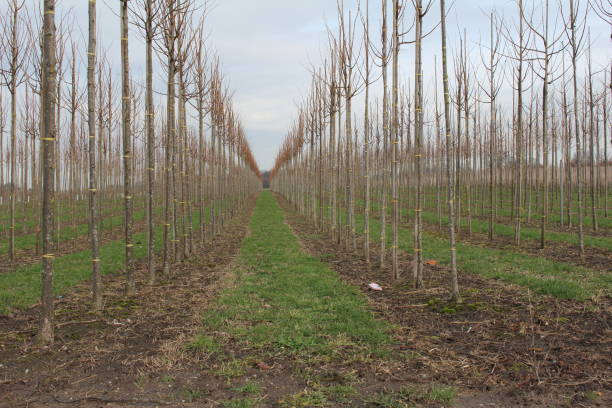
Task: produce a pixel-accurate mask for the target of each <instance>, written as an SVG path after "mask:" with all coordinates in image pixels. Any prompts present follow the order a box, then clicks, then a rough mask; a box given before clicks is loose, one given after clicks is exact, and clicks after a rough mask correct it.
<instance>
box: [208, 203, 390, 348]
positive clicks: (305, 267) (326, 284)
mask: <svg viewBox="0 0 612 408" xmlns="http://www.w3.org/2000/svg"><path fill="white" fill-rule="evenodd" d="M250 228H251V235H250V236H248V237H247V238H245V240H244V242H243V245H242V249H241V252H240V256H239V267H238V268H237V270H238V273H239V276H238V282H237V286H236V287H235V288H233V289H231V290H228V291H227V292H226V293H224V294H223V295H222V296H221V297H220V299H219V300H218V302H217V307H216V308H215V309H214V310H211V311H208V312H207V313H206V315H205V316H204V324H205V325H206V326H208V327H209V328H216V329H219V328H220V326H223V330H227V332H229V333H231V334H232V336H234V337H235V338H236V339H237V340H238V341H241V342H245V343H246V344H248V345H250V346H253V347H256V348H261V347H265V346H275V347H283V348H285V349H287V350H289V351H292V352H306V353H312V352H317V353H321V352H326V351H330V350H331V349H333V348H334V345H337V344H339V343H346V345H352V346H354V347H357V348H362V347H363V348H365V349H367V350H369V351H372V352H374V351H377V350H378V351H379V350H380V347H381V346H382V345H384V344H385V343H386V342H387V341H388V338H387V335H386V334H385V327H386V325H385V324H384V323H383V322H380V321H377V320H375V319H374V318H373V316H372V314H371V313H370V311H369V310H368V308H367V307H366V300H365V298H364V297H363V296H362V295H361V294H360V293H359V291H358V289H356V288H354V287H352V286H349V285H346V284H345V283H343V282H342V281H341V280H340V278H339V277H338V276H337V274H336V273H335V272H334V271H332V270H331V269H329V268H328V267H327V266H326V265H325V264H323V263H322V262H321V261H320V260H318V259H316V258H314V257H312V256H310V255H308V254H306V253H304V252H303V251H302V249H301V247H300V244H299V241H298V239H297V238H296V237H295V235H294V234H293V233H292V232H291V230H290V229H289V227H288V226H287V225H286V224H285V223H284V219H283V213H282V210H281V209H280V207H279V206H278V204H277V203H276V200H275V198H274V197H273V195H272V193H270V192H269V191H266V192H263V193H262V194H261V196H260V197H259V198H258V202H257V206H256V207H255V210H254V213H253V216H252V219H251V224H250ZM238 322H240V324H238Z"/></svg>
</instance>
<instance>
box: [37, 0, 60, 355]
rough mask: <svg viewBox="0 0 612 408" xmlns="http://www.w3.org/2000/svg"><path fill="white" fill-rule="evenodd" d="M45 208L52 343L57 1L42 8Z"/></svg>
mask: <svg viewBox="0 0 612 408" xmlns="http://www.w3.org/2000/svg"><path fill="white" fill-rule="evenodd" d="M43 16H44V17H43V18H44V22H43V37H44V38H43V58H42V62H43V67H44V69H43V83H42V94H41V103H42V106H43V117H42V122H43V129H44V133H43V135H42V137H41V141H42V149H43V153H42V156H43V163H42V169H43V204H42V237H43V240H42V252H43V255H42V266H43V269H42V299H41V320H40V329H39V333H38V334H39V340H40V342H42V343H44V344H51V343H53V330H54V328H53V315H54V312H53V299H54V296H53V258H54V255H53V254H52V253H51V249H52V247H53V210H54V204H53V202H54V200H55V154H54V153H55V146H54V143H55V142H56V139H57V128H56V122H55V119H56V116H55V106H56V104H57V94H56V91H57V86H56V85H57V84H56V72H57V70H56V58H55V40H56V38H55V0H44V8H43Z"/></svg>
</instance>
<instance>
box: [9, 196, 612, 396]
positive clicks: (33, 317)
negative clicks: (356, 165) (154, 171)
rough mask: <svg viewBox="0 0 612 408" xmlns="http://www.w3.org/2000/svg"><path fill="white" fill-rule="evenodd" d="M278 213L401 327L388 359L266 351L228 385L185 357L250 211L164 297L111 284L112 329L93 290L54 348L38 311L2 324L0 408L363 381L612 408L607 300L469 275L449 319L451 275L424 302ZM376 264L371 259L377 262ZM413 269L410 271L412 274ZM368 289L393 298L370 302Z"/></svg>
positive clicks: (424, 293) (61, 304) (227, 276)
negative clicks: (312, 357) (94, 306)
mask: <svg viewBox="0 0 612 408" xmlns="http://www.w3.org/2000/svg"><path fill="white" fill-rule="evenodd" d="M280 203H281V206H282V207H283V208H284V209H285V213H286V221H287V223H288V224H289V225H290V227H291V228H292V229H293V230H294V232H295V233H296V234H297V235H298V237H299V238H300V239H301V242H302V245H303V247H304V248H305V250H307V251H308V252H309V253H311V254H312V255H314V256H316V257H318V258H320V259H322V260H323V261H324V262H326V263H327V264H328V265H329V266H330V267H331V268H332V269H334V270H335V271H337V272H338V273H339V274H340V275H341V276H342V278H343V279H345V280H346V281H347V282H349V283H351V284H353V285H355V286H356V287H358V288H360V289H361V290H362V292H363V293H364V294H365V295H366V296H367V297H368V299H369V303H370V305H371V307H372V309H373V310H374V312H375V314H376V315H377V316H378V317H379V318H381V319H386V320H388V321H390V322H391V323H392V324H393V326H394V329H393V332H392V335H393V344H392V358H387V359H384V360H372V361H363V362H360V361H353V360H350V359H347V360H346V361H345V362H342V361H334V362H331V363H326V362H321V361H316V362H308V361H307V362H305V361H297V359H294V358H292V357H290V356H288V355H286V354H284V353H281V352H278V351H276V352H275V350H265V351H263V352H262V353H261V354H260V355H257V356H255V357H253V356H251V357H250V360H248V364H247V365H246V366H245V367H244V372H243V373H241V374H240V375H239V376H237V377H235V378H229V377H223V376H220V375H219V374H218V373H219V365H220V364H221V363H222V361H220V360H219V359H217V358H216V357H211V355H207V354H201V355H198V354H194V353H192V352H189V351H187V350H186V348H185V345H186V344H187V343H188V342H189V341H190V340H191V339H192V338H193V337H194V336H195V335H196V334H197V333H198V332H199V330H201V328H202V324H201V319H202V313H203V312H204V311H206V310H207V309H208V306H209V305H210V304H211V301H213V300H214V299H215V297H216V295H217V294H218V293H219V291H220V290H222V289H224V288H227V287H230V286H231V285H233V283H234V282H233V279H232V277H233V276H234V273H233V272H232V270H233V268H235V262H234V260H235V257H236V255H237V254H238V252H239V249H240V245H241V242H242V240H243V238H244V237H245V236H246V235H247V234H248V220H249V217H250V212H251V211H250V210H249V211H246V212H245V213H244V214H242V215H239V216H237V217H236V218H235V219H234V220H233V221H232V222H230V223H228V224H227V226H226V228H225V231H224V233H223V234H221V235H220V236H218V237H217V238H216V239H215V240H214V241H212V242H210V243H208V244H206V245H205V246H203V247H202V248H201V249H200V250H198V251H196V254H194V255H193V256H192V258H190V259H189V261H187V262H184V263H181V264H177V265H175V266H174V268H173V270H172V272H171V276H167V277H161V280H160V282H159V283H158V284H157V285H156V286H153V287H148V286H146V285H145V284H144V279H145V267H144V265H141V266H140V268H139V272H138V277H139V285H138V287H139V292H138V294H137V295H136V296H134V297H132V298H129V299H126V298H125V297H123V296H122V289H123V282H124V279H123V277H122V276H120V275H115V276H109V277H106V278H105V285H106V287H105V292H106V298H105V299H106V302H107V304H106V308H105V311H104V313H103V314H102V315H93V314H91V313H90V312H89V311H88V296H89V289H88V285H87V284H83V285H81V286H79V287H78V288H77V289H75V290H74V291H73V292H72V293H71V294H70V295H68V296H66V297H64V298H62V299H58V301H57V303H56V308H57V309H56V311H57V316H58V318H57V323H58V329H57V336H56V338H57V340H56V344H55V345H54V346H53V347H52V348H49V349H40V348H37V347H36V346H35V345H34V342H33V336H34V335H35V333H36V324H37V318H38V310H37V307H33V308H31V309H29V310H27V311H24V312H21V313H17V314H15V315H14V316H12V317H10V318H9V317H0V408H9V407H10V408H13V407H15V408H21V407H29V408H39V407H57V408H67V407H79V408H81V407H82V408H94V407H122V408H125V407H163V406H168V407H219V406H226V405H222V401H227V400H231V399H232V398H234V397H235V396H236V394H235V392H232V388H234V387H236V386H238V385H241V384H244V383H245V381H251V380H252V381H256V382H257V383H258V384H260V385H261V387H262V388H263V390H264V395H263V396H261V399H260V401H259V405H258V406H262V407H268V406H270V407H275V406H279V403H278V401H279V400H281V399H282V398H283V397H285V396H287V395H293V394H296V393H297V394H299V393H300V392H302V391H303V390H305V389H307V388H308V387H309V386H310V385H311V384H310V383H309V379H308V378H309V376H310V377H312V376H317V378H319V379H320V381H323V382H325V383H326V384H327V383H329V384H342V383H343V381H344V378H346V375H347V374H350V375H354V376H355V377H356V378H359V381H358V386H357V388H358V391H359V393H360V394H361V395H368V394H372V395H374V394H375V393H378V392H380V391H381V390H388V391H394V390H399V389H400V388H401V387H402V386H404V385H422V386H424V387H426V386H429V385H431V384H445V385H450V386H454V387H455V388H456V389H457V390H458V391H459V394H458V397H457V398H456V401H455V404H454V405H453V406H455V407H459V408H468V407H469V408H472V407H498V408H502V407H503V408H506V407H507V408H511V407H512V408H514V407H563V406H566V407H581V406H584V407H591V406H601V407H604V406H611V405H612V397H611V392H610V391H611V389H610V378H611V370H610V364H609V363H610V361H611V358H610V357H611V355H610V350H611V347H610V346H611V341H610V339H611V338H612V336H610V334H611V332H610V323H611V314H610V311H611V302H610V299H601V300H600V301H599V302H598V303H597V304H595V303H592V302H584V303H577V302H569V301H560V300H556V299H553V298H549V297H543V296H530V295H529V294H528V293H527V292H526V291H525V290H524V289H523V288H518V287H512V286H509V285H506V284H502V283H499V282H496V281H492V280H486V279H482V278H479V277H477V276H472V275H468V274H461V275H460V284H461V287H462V294H463V297H464V302H463V304H462V305H461V306H456V305H450V304H447V303H446V302H445V299H446V298H447V297H448V291H447V289H446V283H447V281H448V273H447V271H446V270H445V269H444V268H442V267H440V266H437V265H427V266H426V272H425V276H426V289H422V290H414V289H413V288H412V287H411V286H410V279H405V280H401V281H400V282H392V281H391V280H390V279H389V277H390V271H389V270H388V269H383V270H379V268H375V267H371V268H369V267H368V265H367V264H366V262H365V261H364V259H363V258H362V255H361V254H355V253H352V252H350V251H345V250H343V249H342V248H341V247H339V246H337V245H335V244H333V243H331V242H330V241H329V240H328V239H326V238H324V236H325V234H322V233H320V232H318V231H316V230H315V229H314V228H313V227H312V226H311V225H310V224H309V223H307V222H306V221H305V220H304V219H303V218H301V217H299V216H297V215H296V214H295V213H294V212H293V211H292V210H291V208H290V206H289V205H288V204H287V202H286V201H283V200H282V199H280ZM253 204H254V201H253V202H252V203H251V206H250V209H252V207H253ZM376 253H377V251H376V248H375V247H372V253H371V255H372V259H377V255H376ZM411 265H412V264H411V261H410V259H408V258H407V257H406V256H402V257H401V267H402V268H401V270H402V271H410V270H411ZM369 282H377V283H379V284H380V285H381V286H383V288H384V290H383V291H381V292H375V291H370V290H368V289H367V288H366V285H367V284H368V283H369ZM215 335H223V334H222V333H216V334H215ZM223 351H224V354H225V355H229V356H232V357H234V358H236V359H245V357H246V356H247V354H248V353H246V352H245V350H243V349H241V348H240V345H238V344H232V343H229V344H226V347H225V349H224V350H223ZM305 374H307V375H305ZM236 406H238V405H236ZM301 406H304V407H307V406H308V405H301ZM329 406H349V407H353V406H355V407H357V406H359V407H377V406H379V407H380V406H382V405H376V404H371V403H367V402H365V401H361V402H359V403H349V404H348V405H347V404H346V403H345V404H340V403H337V404H333V403H330V405H329ZM423 406H426V407H432V408H433V407H441V406H443V405H441V404H439V403H438V404H433V403H432V404H429V405H427V404H425V405H423Z"/></svg>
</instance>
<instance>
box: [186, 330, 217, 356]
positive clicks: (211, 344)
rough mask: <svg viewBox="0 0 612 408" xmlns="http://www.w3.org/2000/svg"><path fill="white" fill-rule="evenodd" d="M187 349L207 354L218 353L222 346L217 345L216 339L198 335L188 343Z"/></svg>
mask: <svg viewBox="0 0 612 408" xmlns="http://www.w3.org/2000/svg"><path fill="white" fill-rule="evenodd" d="M185 348H186V349H187V350H190V351H197V352H206V353H216V352H218V351H219V350H221V346H220V345H219V343H217V341H216V340H215V338H214V337H211V336H206V335H203V334H198V335H196V336H195V337H194V338H193V340H191V341H190V342H189V343H187V345H186V346H185Z"/></svg>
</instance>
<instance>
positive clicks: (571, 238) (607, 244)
mask: <svg viewBox="0 0 612 408" xmlns="http://www.w3.org/2000/svg"><path fill="white" fill-rule="evenodd" d="M441 218H442V225H444V226H447V225H448V217H447V216H445V215H443V216H442V217H441ZM423 221H425V222H428V223H430V224H437V223H438V215H437V214H435V213H432V212H423ZM467 225H468V223H467V219H466V218H465V217H462V218H461V228H462V229H466V228H467ZM472 231H474V232H479V233H481V234H486V233H488V232H489V222H488V221H484V220H479V219H476V218H472ZM493 233H494V234H495V235H502V236H507V237H514V226H513V225H505V224H498V223H493ZM521 239H523V240H532V241H539V240H540V229H539V228H530V227H525V226H521ZM546 240H547V241H552V242H567V243H569V244H573V245H578V235H577V234H571V233H567V232H557V231H546ZM584 245H586V246H590V247H594V248H600V249H605V250H606V251H612V238H607V237H598V236H591V235H585V236H584Z"/></svg>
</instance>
